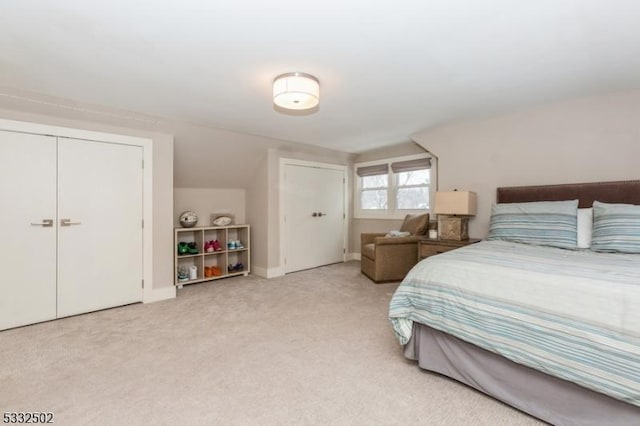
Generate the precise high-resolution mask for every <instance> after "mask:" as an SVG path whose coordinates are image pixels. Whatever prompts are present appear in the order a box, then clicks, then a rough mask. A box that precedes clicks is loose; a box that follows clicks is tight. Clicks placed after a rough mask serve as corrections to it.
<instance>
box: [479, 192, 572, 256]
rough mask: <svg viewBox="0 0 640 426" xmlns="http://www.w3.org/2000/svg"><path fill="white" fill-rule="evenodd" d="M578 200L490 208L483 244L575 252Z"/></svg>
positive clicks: (504, 204)
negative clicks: (503, 242)
mask: <svg viewBox="0 0 640 426" xmlns="http://www.w3.org/2000/svg"><path fill="white" fill-rule="evenodd" d="M577 234H578V200H571V201H539V202H533V203H502V204H494V205H493V207H492V209H491V221H490V223H489V236H488V237H487V240H507V241H515V242H519V243H528V244H537V245H541V246H551V247H560V248H565V249H576V247H577V238H578V237H577Z"/></svg>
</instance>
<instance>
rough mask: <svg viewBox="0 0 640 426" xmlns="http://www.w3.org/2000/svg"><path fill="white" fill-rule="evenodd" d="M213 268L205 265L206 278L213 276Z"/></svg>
mask: <svg viewBox="0 0 640 426" xmlns="http://www.w3.org/2000/svg"><path fill="white" fill-rule="evenodd" d="M212 269H213V268H210V267H208V266H205V267H204V276H205V278H211V277H212V276H213V270H212Z"/></svg>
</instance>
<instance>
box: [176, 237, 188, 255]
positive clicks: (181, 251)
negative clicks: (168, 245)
mask: <svg viewBox="0 0 640 426" xmlns="http://www.w3.org/2000/svg"><path fill="white" fill-rule="evenodd" d="M185 254H189V246H188V245H187V243H185V242H182V241H181V242H179V243H178V256H182V255H185Z"/></svg>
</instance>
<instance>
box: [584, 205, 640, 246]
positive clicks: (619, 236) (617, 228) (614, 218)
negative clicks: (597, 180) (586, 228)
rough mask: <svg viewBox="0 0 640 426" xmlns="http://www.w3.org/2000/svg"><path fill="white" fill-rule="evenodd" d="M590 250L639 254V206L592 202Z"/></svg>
mask: <svg viewBox="0 0 640 426" xmlns="http://www.w3.org/2000/svg"><path fill="white" fill-rule="evenodd" d="M591 250H593V251H606V252H620V253H640V206H636V205H633V204H606V203H601V202H599V201H594V202H593V236H592V239H591Z"/></svg>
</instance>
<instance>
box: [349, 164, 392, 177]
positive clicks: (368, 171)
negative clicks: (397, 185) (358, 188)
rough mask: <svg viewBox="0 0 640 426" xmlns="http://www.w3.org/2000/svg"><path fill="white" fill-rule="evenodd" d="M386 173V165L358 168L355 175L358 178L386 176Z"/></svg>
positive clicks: (387, 166) (387, 169) (387, 167)
mask: <svg viewBox="0 0 640 426" xmlns="http://www.w3.org/2000/svg"><path fill="white" fill-rule="evenodd" d="M387 173H389V165H388V164H375V165H373V166H365V167H358V168H357V169H356V174H357V175H358V176H360V177H363V176H377V175H386V174H387Z"/></svg>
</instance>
